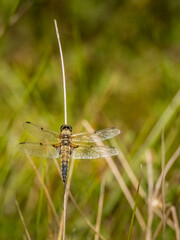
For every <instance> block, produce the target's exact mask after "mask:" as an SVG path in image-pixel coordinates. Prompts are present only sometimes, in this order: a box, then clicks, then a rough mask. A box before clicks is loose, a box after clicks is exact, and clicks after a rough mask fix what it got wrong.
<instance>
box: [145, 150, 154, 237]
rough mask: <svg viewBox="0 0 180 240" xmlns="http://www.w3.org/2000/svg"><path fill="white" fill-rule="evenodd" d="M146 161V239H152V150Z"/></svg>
mask: <svg viewBox="0 0 180 240" xmlns="http://www.w3.org/2000/svg"><path fill="white" fill-rule="evenodd" d="M146 162H147V176H148V221H147V232H146V240H151V237H152V231H151V226H152V221H153V206H152V200H153V199H152V197H153V186H154V184H153V167H152V155H151V152H150V151H147V152H146Z"/></svg>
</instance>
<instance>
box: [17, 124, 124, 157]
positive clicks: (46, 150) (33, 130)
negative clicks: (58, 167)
mask: <svg viewBox="0 0 180 240" xmlns="http://www.w3.org/2000/svg"><path fill="white" fill-rule="evenodd" d="M23 126H24V128H25V129H26V130H27V131H28V132H29V133H30V134H32V135H34V136H35V137H37V138H39V139H41V140H43V143H35V142H22V143H19V144H18V150H20V151H24V152H27V153H28V154H30V155H32V156H36V157H43V158H59V157H60V150H61V142H62V139H61V138H62V136H61V134H58V133H56V132H53V131H49V130H47V129H45V128H43V127H41V126H39V125H36V124H34V123H31V122H25V123H24V124H23ZM119 133H120V130H119V129H117V128H114V127H112V128H106V129H102V130H98V131H95V132H93V133H79V134H73V135H71V137H70V139H71V143H72V149H73V151H72V154H71V157H72V158H74V159H95V158H102V157H109V156H114V155H117V154H118V151H117V149H116V148H114V147H112V146H91V145H86V143H95V142H100V141H104V140H106V139H110V138H112V137H114V136H116V135H118V134H119ZM73 146H75V147H73Z"/></svg>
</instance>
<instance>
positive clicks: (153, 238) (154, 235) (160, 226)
mask: <svg viewBox="0 0 180 240" xmlns="http://www.w3.org/2000/svg"><path fill="white" fill-rule="evenodd" d="M170 213H171V210H170V209H168V210H167V212H166V215H165V221H166V220H167V219H168V217H169V215H170ZM162 226H163V222H162V221H161V222H160V223H159V224H158V226H157V228H156V230H155V232H154V234H153V236H152V240H155V239H156V238H157V236H158V235H159V232H160V231H161V228H162Z"/></svg>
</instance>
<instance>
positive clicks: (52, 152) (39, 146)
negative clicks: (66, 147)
mask: <svg viewBox="0 0 180 240" xmlns="http://www.w3.org/2000/svg"><path fill="white" fill-rule="evenodd" d="M17 150H19V151H21V152H25V153H28V154H29V155H31V156H35V157H42V158H58V157H59V152H60V147H55V146H53V144H44V143H34V142H21V143H19V144H18V145H17Z"/></svg>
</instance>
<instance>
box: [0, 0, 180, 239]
mask: <svg viewBox="0 0 180 240" xmlns="http://www.w3.org/2000/svg"><path fill="white" fill-rule="evenodd" d="M179 11H180V2H179V1H177V0H173V1H168V0H164V1H162V0H158V1H148V0H141V1H136V0H134V1H124V0H121V1H120V0H113V1H110V0H108V1H95V0H87V1H82V0H76V1H75V0H70V1H47V0H37V1H32V0H29V1H27V0H22V1H20V0H17V1H10V0H8V1H5V0H1V2H0V57H1V58H0V112H1V114H0V132H1V134H0V137H1V139H0V140H1V141H0V151H1V160H0V169H1V171H0V239H22V236H23V235H24V234H25V233H24V228H23V225H22V223H21V220H20V217H19V215H18V212H17V209H16V207H15V199H17V200H18V202H19V204H20V208H21V210H22V213H23V215H24V219H25V222H26V224H27V227H28V229H29V232H30V234H31V237H32V239H50V238H49V237H48V236H50V233H49V232H50V230H49V229H51V230H52V232H53V234H54V238H53V239H56V237H57V232H58V229H57V226H56V225H55V223H54V219H53V216H51V217H50V216H49V213H48V209H47V205H48V204H47V200H46V198H45V196H44V193H43V190H42V189H41V186H40V184H39V182H38V180H37V178H36V175H35V173H34V171H33V169H32V167H31V166H30V164H29V162H28V161H27V158H26V156H24V155H22V154H19V153H17V152H16V150H15V146H16V144H17V143H18V142H19V141H20V140H25V139H27V138H28V135H27V134H26V133H25V132H24V131H23V129H22V123H23V122H24V121H26V120H29V121H32V122H35V123H39V124H41V125H44V126H49V128H50V129H54V130H57V131H59V130H58V129H59V127H60V125H61V124H62V123H63V121H64V113H63V90H62V77H61V65H60V59H59V52H58V51H59V50H58V44H57V39H56V34H55V28H54V23H53V19H54V18H56V20H57V22H58V25H59V31H60V35H61V42H62V47H63V54H64V62H65V71H66V78H67V97H68V99H67V103H68V123H69V124H71V125H72V126H73V128H74V132H81V131H83V126H82V120H84V119H86V120H88V121H89V122H90V123H91V124H92V126H93V127H94V128H95V129H100V128H104V127H109V126H115V127H118V128H119V129H121V132H122V133H121V136H118V137H117V138H116V142H115V141H114V142H113V143H114V144H117V145H118V146H119V147H120V148H121V149H122V151H123V153H124V154H125V156H126V158H127V159H128V160H129V162H130V164H132V165H131V166H132V170H133V171H134V172H135V175H136V176H137V177H138V176H139V170H138V168H139V164H140V162H143V163H144V161H145V158H144V152H145V150H146V149H147V148H151V149H152V152H153V160H154V165H153V166H154V180H155V181H156V179H157V177H158V176H159V174H160V172H161V131H162V129H164V132H165V146H166V162H167V161H168V160H169V158H170V157H171V156H172V154H173V153H174V152H175V150H176V149H177V147H178V146H179V139H180V138H179V136H180V127H179V122H180V121H179V120H180V111H179V109H180V107H179V105H180V93H179V92H178V91H179V86H180V71H179V68H180V47H179V42H180V14H179ZM175 96H176V97H175ZM174 98H175V99H174ZM173 99H174V100H173ZM166 109H167V110H166ZM29 137H30V136H29ZM34 160H35V163H36V165H37V166H38V169H39V171H40V173H41V174H42V176H44V177H43V178H44V181H45V182H46V183H47V185H48V189H49V191H50V194H51V197H52V200H53V203H54V205H55V208H56V210H57V212H58V213H59V215H60V214H61V211H62V197H63V186H62V182H61V181H60V179H59V177H58V173H57V170H56V168H55V166H54V164H53V161H52V162H51V161H48V162H46V161H45V160H43V159H34ZM114 160H115V159H114ZM115 161H116V163H117V165H118V168H119V170H120V171H121V172H123V169H122V167H121V166H120V164H119V162H118V160H115ZM179 167H180V164H179V162H178V161H177V162H176V163H175V165H174V166H173V167H172V169H171V171H170V172H169V173H168V176H167V185H168V184H169V185H170V186H172V188H170V189H169V188H167V192H166V194H167V195H166V198H167V199H166V200H167V201H168V202H169V203H170V204H172V205H175V207H176V208H177V213H178V214H179V213H180V210H179V209H180V198H179V192H180V189H179V180H180V179H179V176H180V171H179ZM47 169H48V171H47ZM143 171H144V172H143V175H144V177H143V179H142V185H143V187H144V188H145V190H146V192H147V191H148V190H147V174H146V168H145V167H144V170H143ZM104 175H105V176H106V189H105V199H104V208H103V215H102V224H101V233H102V234H103V235H104V236H105V237H106V239H114V240H116V239H121V237H124V236H126V237H127V236H128V229H129V226H130V218H131V214H132V210H131V208H130V206H129V205H128V203H127V200H126V198H125V197H124V195H123V194H122V191H121V189H120V188H119V185H118V183H117V182H116V181H115V179H114V176H113V175H112V173H111V171H110V169H109V168H108V166H107V165H106V163H105V161H104V160H99V161H91V162H88V161H86V162H83V161H77V162H76V163H75V167H74V172H73V179H72V184H71V191H72V193H73V194H74V197H75V199H76V200H77V202H78V204H79V206H80V207H81V209H83V211H84V213H85V215H86V216H87V218H88V219H90V221H91V222H92V223H93V225H95V222H96V215H97V208H98V199H99V188H100V181H101V178H102V176H104ZM123 177H124V179H125V181H126V183H127V185H128V186H129V189H130V191H131V192H132V194H133V195H135V190H133V188H132V186H131V184H130V183H129V181H128V179H127V176H126V174H123ZM143 206H144V207H143ZM124 209H126V212H125V211H124ZM140 210H141V211H142V213H143V216H144V217H145V220H147V206H145V203H144V204H142V205H141V208H140ZM67 215H68V216H67V236H68V237H67V239H92V238H93V233H92V231H91V230H90V229H89V228H88V227H87V225H86V224H85V223H84V222H83V220H82V218H81V217H80V216H79V213H78V212H77V211H76V209H75V207H74V206H73V204H72V203H71V202H69V204H68V212H67ZM50 219H51V220H52V222H51V224H50V223H49V220H50ZM154 221H155V222H154V225H153V230H154V229H155V227H156V225H157V223H158V222H159V221H160V220H159V219H158V218H157V219H156V218H155V220H154ZM144 236H145V235H144V233H143V232H142V230H141V228H140V227H139V225H138V223H137V222H136V221H135V223H134V230H133V238H132V239H145V237H144ZM167 236H168V238H167V239H175V238H174V236H175V235H174V232H172V230H170V229H169V228H168V227H167ZM161 237H162V235H161V236H160V235H159V238H157V239H161Z"/></svg>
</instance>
